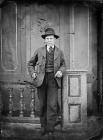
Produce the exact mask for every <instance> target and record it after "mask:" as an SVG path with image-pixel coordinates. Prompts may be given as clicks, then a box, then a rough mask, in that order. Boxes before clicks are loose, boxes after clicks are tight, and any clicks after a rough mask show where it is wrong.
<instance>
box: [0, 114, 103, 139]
mask: <svg viewBox="0 0 103 140" xmlns="http://www.w3.org/2000/svg"><path fill="white" fill-rule="evenodd" d="M55 129H56V130H55V132H54V134H53V135H52V136H42V137H41V136H40V124H36V125H35V124H30V123H22V124H21V123H11V124H7V123H6V124H5V126H4V125H3V126H2V129H1V136H0V140H102V137H103V118H100V117H96V116H91V117H89V118H88V122H87V128H82V129H81V128H80V129H76V128H73V129H68V130H65V131H64V130H62V128H61V126H60V125H58V126H56V128H55Z"/></svg>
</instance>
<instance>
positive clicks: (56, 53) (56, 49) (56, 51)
mask: <svg viewBox="0 0 103 140" xmlns="http://www.w3.org/2000/svg"><path fill="white" fill-rule="evenodd" d="M57 57H58V48H57V47H56V46H55V51H54V60H55V59H56V58H57Z"/></svg>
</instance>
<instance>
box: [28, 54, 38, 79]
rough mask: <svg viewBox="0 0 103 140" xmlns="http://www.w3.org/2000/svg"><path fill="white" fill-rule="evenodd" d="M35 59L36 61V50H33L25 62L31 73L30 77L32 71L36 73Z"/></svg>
mask: <svg viewBox="0 0 103 140" xmlns="http://www.w3.org/2000/svg"><path fill="white" fill-rule="evenodd" d="M37 61H38V51H35V52H34V55H33V57H32V58H31V59H30V60H29V62H28V63H27V67H28V72H29V74H30V75H31V77H32V75H33V73H36V71H35V66H36V62H37Z"/></svg>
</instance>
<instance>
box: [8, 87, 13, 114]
mask: <svg viewBox="0 0 103 140" xmlns="http://www.w3.org/2000/svg"><path fill="white" fill-rule="evenodd" d="M8 91H9V117H11V116H12V110H13V100H12V98H13V88H8Z"/></svg>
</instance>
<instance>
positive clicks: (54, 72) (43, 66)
mask: <svg viewBox="0 0 103 140" xmlns="http://www.w3.org/2000/svg"><path fill="white" fill-rule="evenodd" d="M42 38H43V39H44V42H45V46H43V47H41V48H38V49H37V50H36V51H35V53H34V55H33V57H32V58H31V59H30V61H29V62H28V71H29V73H30V75H31V77H32V79H33V84H34V85H35V87H37V89H38V97H39V101H40V123H41V134H42V135H44V134H45V133H46V132H54V126H55V123H56V117H57V99H58V97H57V96H58V88H60V87H61V78H62V76H63V72H64V70H65V60H64V56H63V53H62V51H61V50H60V49H59V48H57V47H56V46H55V40H56V39H58V38H59V36H58V35H56V34H55V31H54V29H52V28H47V29H46V30H45V34H43V35H42Z"/></svg>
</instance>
